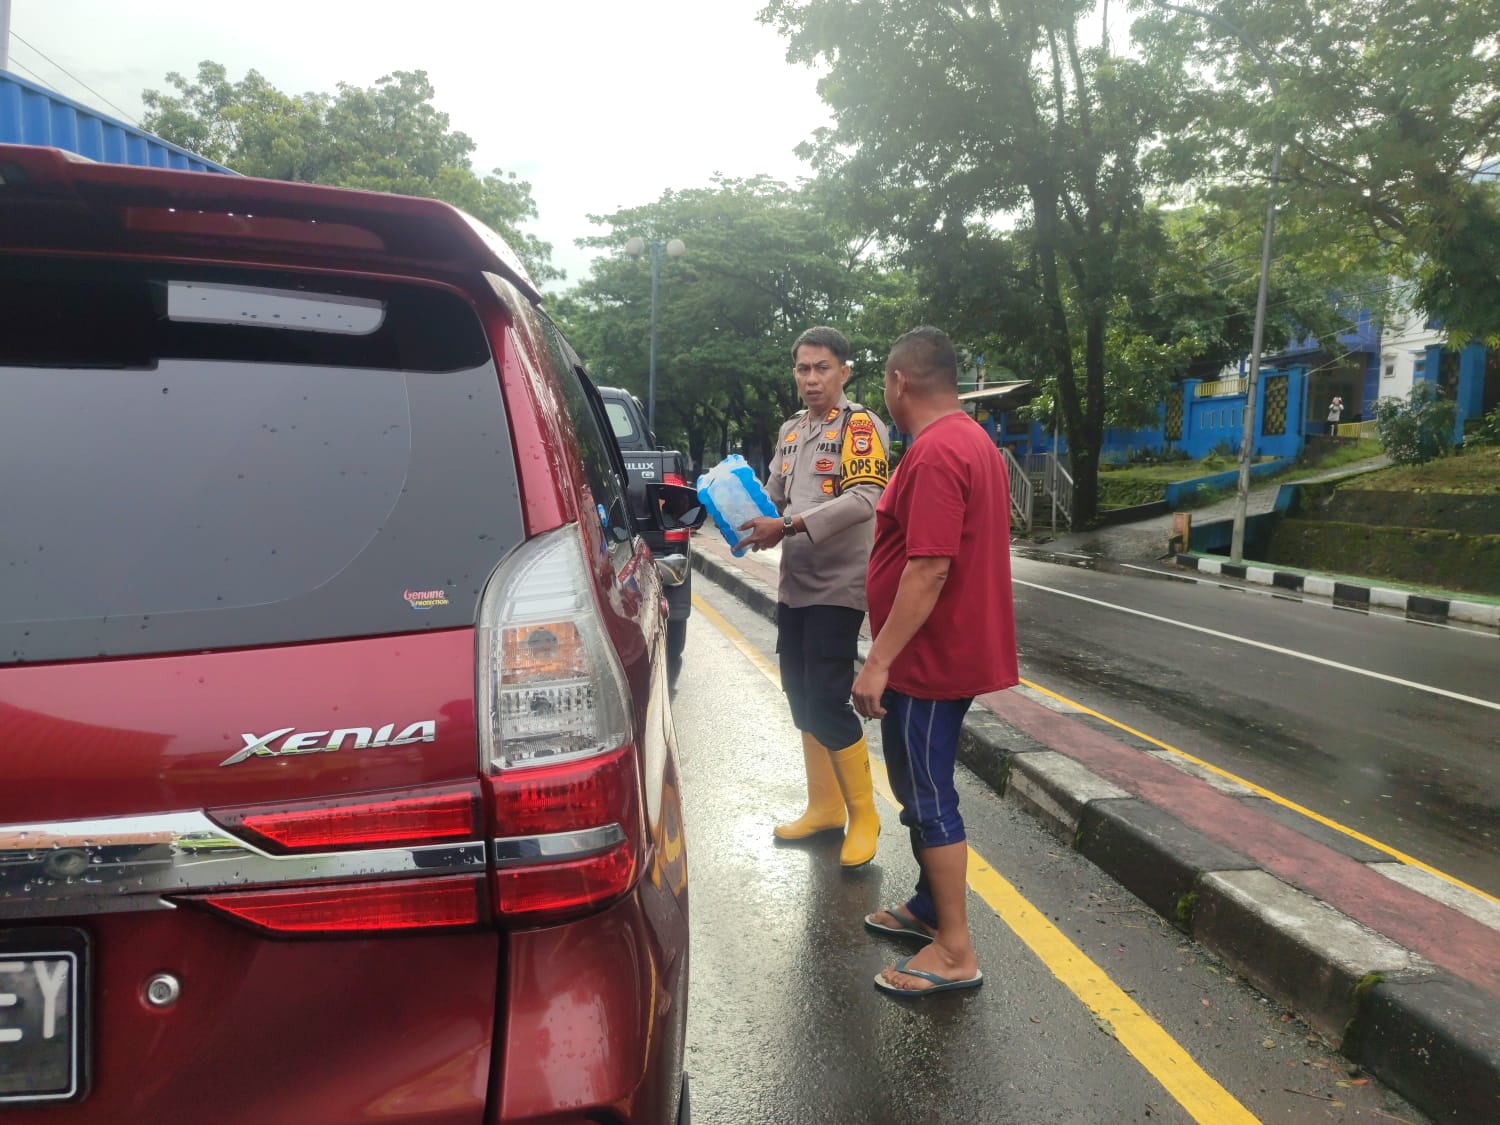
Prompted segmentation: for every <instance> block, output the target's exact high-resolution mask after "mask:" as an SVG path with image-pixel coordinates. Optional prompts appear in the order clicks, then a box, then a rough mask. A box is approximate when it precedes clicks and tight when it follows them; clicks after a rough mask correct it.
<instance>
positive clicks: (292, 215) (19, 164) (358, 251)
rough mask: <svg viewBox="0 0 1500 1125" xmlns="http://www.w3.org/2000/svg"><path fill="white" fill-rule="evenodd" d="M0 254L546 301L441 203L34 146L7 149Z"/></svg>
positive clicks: (511, 257) (518, 268) (0, 182)
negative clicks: (464, 290)
mask: <svg viewBox="0 0 1500 1125" xmlns="http://www.w3.org/2000/svg"><path fill="white" fill-rule="evenodd" d="M0 250H37V251H46V250H51V251H62V252H78V253H115V254H122V255H127V256H150V257H172V258H191V259H199V260H204V261H214V262H226V263H228V262H233V263H253V264H257V265H297V266H316V267H322V268H341V269H350V270H355V271H358V272H373V273H399V272H408V271H410V272H414V273H417V274H421V275H431V274H439V275H455V276H463V275H468V276H470V277H472V276H473V275H474V274H475V273H480V272H488V273H496V274H499V275H500V276H502V277H504V278H505V279H506V280H507V281H509V282H510V283H511V284H513V285H515V286H516V287H517V288H518V289H520V290H521V292H523V293H524V294H525V295H526V296H527V298H528V299H529V300H530V301H531V302H532V303H533V304H540V303H541V300H542V295H541V292H540V291H539V290H538V289H537V287H536V284H535V283H534V282H533V281H532V280H531V276H530V275H529V274H528V273H527V271H526V267H525V265H524V264H523V263H522V261H521V259H520V257H519V256H518V255H517V254H516V252H515V251H514V250H512V249H511V248H510V246H509V245H507V244H506V242H505V240H504V239H503V238H501V237H500V236H499V235H498V234H496V233H495V232H494V231H493V230H491V229H490V228H489V227H487V226H485V225H484V224H483V223H481V222H479V220H477V219H475V218H474V217H472V216H471V215H467V214H465V213H464V212H462V211H460V210H458V208H456V207H453V206H450V205H449V204H447V203H443V202H441V201H439V200H436V199H419V198H416V197H414V196H406V195H387V194H384V193H381V192H372V191H359V190H355V189H353V188H333V187H324V186H321V185H318V184H300V183H289V182H286V181H282V180H261V179H254V178H252V177H249V176H227V175H222V174H219V173H210V172H185V171H177V170H174V169H166V168H141V167H135V166H133V165H125V164H101V163H96V162H94V161H91V160H87V159H84V158H81V157H78V156H75V155H73V154H72V153H68V152H64V151H62V150H61V149H56V148H42V147H38V146H33V145H0Z"/></svg>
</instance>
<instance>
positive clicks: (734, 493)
mask: <svg viewBox="0 0 1500 1125" xmlns="http://www.w3.org/2000/svg"><path fill="white" fill-rule="evenodd" d="M698 499H699V500H701V501H703V506H704V507H705V508H706V509H708V514H709V515H710V516H712V517H713V521H714V526H715V527H717V528H718V529H719V534H720V535H722V536H724V539H725V541H726V542H727V543H728V544H729V546H730V547H731V548H733V547H734V545H735V544H736V543H738V542H739V541H740V540H741V539H743V538H744V537H745V535H746V534H747V533H746V532H743V531H741V530H740V529H739V528H740V525H741V524H743V523H745V522H747V521H748V520H752V519H754V518H755V517H756V516H774V515H776V514H777V512H776V505H775V504H772V503H771V498H770V497H769V496H767V495H766V490H765V489H764V488H762V487H761V483H760V481H758V480H756V479H755V473H754V471H753V470H752V469H751V468H750V466H749V464H748V463H747V462H746V461H745V459H744V458H743V457H741V456H740V455H739V454H738V453H732V454H730V455H729V456H728V457H726V458H724V460H722V461H720V462H719V463H718V464H717V465H715V466H714V467H713V468H712V469H710V470H708V472H706V473H704V474H703V475H702V476H701V477H699V478H698ZM744 553H745V552H744V551H733V554H735V555H736V556H738V555H743V554H744Z"/></svg>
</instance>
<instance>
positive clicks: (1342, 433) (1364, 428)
mask: <svg viewBox="0 0 1500 1125" xmlns="http://www.w3.org/2000/svg"><path fill="white" fill-rule="evenodd" d="M1333 436H1334V437H1341V438H1372V437H1375V436H1376V432H1375V419H1373V418H1371V419H1370V420H1369V421H1366V422H1344V423H1341V424H1340V425H1337V426H1335V427H1334V428H1333Z"/></svg>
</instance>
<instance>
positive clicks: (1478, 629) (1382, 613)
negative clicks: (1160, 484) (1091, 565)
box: [1120, 563, 1500, 641]
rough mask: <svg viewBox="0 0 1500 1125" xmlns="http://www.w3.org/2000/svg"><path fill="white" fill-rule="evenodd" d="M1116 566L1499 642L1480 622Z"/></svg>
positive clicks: (1129, 565) (1227, 580)
mask: <svg viewBox="0 0 1500 1125" xmlns="http://www.w3.org/2000/svg"><path fill="white" fill-rule="evenodd" d="M1120 567H1121V569H1123V570H1138V571H1140V572H1141V573H1142V574H1149V575H1151V576H1152V577H1154V578H1165V579H1167V580H1168V581H1171V582H1194V583H1197V584H1198V585H1199V586H1216V587H1218V588H1219V589H1220V590H1234V591H1236V592H1238V593H1241V594H1255V595H1256V596H1258V597H1262V598H1271V599H1272V600H1273V601H1278V602H1296V603H1297V604H1299V605H1311V606H1316V607H1318V608H1319V609H1331V610H1333V611H1334V612H1335V613H1357V614H1360V615H1361V616H1363V617H1367V618H1369V619H1370V620H1372V621H1394V622H1395V623H1396V624H1398V625H1420V626H1421V627H1422V628H1424V629H1447V630H1449V631H1450V632H1453V633H1463V634H1465V635H1466V636H1470V637H1474V636H1478V637H1489V638H1492V639H1494V640H1497V641H1500V633H1492V632H1490V631H1489V630H1488V629H1486V628H1485V627H1484V626H1482V625H1450V624H1448V623H1447V622H1446V621H1423V620H1422V619H1421V618H1419V617H1407V616H1406V614H1404V613H1400V612H1397V611H1395V610H1385V609H1382V607H1380V606H1377V605H1370V606H1358V607H1356V606H1344V605H1337V604H1336V603H1334V602H1332V601H1325V600H1324V599H1323V598H1322V597H1321V596H1320V595H1318V594H1309V593H1307V592H1306V591H1303V590H1288V589H1286V588H1285V587H1282V586H1236V585H1235V584H1234V579H1232V578H1199V577H1198V576H1197V575H1193V574H1174V573H1173V572H1172V571H1170V570H1157V569H1156V568H1154V567H1149V566H1137V565H1136V564H1135V563H1121V564H1120ZM1309 599H1311V600H1309Z"/></svg>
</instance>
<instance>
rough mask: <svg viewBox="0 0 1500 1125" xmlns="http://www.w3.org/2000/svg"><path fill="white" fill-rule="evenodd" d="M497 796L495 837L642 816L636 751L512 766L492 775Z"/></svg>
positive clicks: (629, 822)
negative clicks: (547, 764) (525, 767)
mask: <svg viewBox="0 0 1500 1125" xmlns="http://www.w3.org/2000/svg"><path fill="white" fill-rule="evenodd" d="M489 787H490V792H491V793H492V794H493V795H494V808H495V830H494V833H493V834H494V835H495V836H499V837H504V836H546V835H550V834H552V833H555V832H573V831H577V830H578V829H582V828H603V827H605V826H606V825H609V824H619V825H621V826H622V827H624V828H626V829H630V828H632V827H633V826H634V824H635V821H636V820H637V819H638V818H639V816H640V812H639V805H640V801H639V799H638V797H637V791H638V788H639V781H638V780H637V778H636V769H635V749H634V748H633V747H630V746H622V747H620V748H619V749H618V750H613V751H611V752H610V753H608V754H601V755H598V756H596V757H592V758H585V759H583V760H582V761H575V762H564V763H562V764H560V765H555V766H536V767H533V768H531V769H518V770H508V771H506V772H504V773H501V774H499V775H498V776H496V777H492V778H490V779H489Z"/></svg>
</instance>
